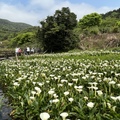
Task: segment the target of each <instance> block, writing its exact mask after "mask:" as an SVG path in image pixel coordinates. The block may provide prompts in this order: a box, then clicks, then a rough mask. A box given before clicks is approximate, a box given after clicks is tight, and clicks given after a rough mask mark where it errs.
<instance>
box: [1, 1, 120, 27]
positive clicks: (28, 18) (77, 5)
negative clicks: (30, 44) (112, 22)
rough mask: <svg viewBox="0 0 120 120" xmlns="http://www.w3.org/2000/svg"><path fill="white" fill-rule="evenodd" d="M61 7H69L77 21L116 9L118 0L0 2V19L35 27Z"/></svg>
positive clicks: (118, 3)
mask: <svg viewBox="0 0 120 120" xmlns="http://www.w3.org/2000/svg"><path fill="white" fill-rule="evenodd" d="M62 7H69V8H70V10H71V11H72V12H74V13H75V14H76V15H77V19H78V20H79V19H80V18H82V17H83V16H84V15H87V14H90V13H93V12H97V13H106V12H108V11H111V10H114V9H118V8H120V0H0V18H2V19H7V20H10V21H13V22H24V23H28V24H31V25H33V26H36V25H39V21H41V20H44V19H46V17H47V16H48V15H53V14H54V13H55V11H56V10H58V9H61V8H62Z"/></svg>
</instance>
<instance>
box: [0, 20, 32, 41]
mask: <svg viewBox="0 0 120 120" xmlns="http://www.w3.org/2000/svg"><path fill="white" fill-rule="evenodd" d="M30 27H32V26H31V25H29V24H25V23H17V22H11V21H8V20H5V19H0V41H3V40H6V39H8V37H9V35H10V34H11V33H14V34H15V33H16V32H19V31H21V30H24V29H27V28H30Z"/></svg>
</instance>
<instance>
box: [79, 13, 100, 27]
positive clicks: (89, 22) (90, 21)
mask: <svg viewBox="0 0 120 120" xmlns="http://www.w3.org/2000/svg"><path fill="white" fill-rule="evenodd" d="M101 21H102V17H101V15H100V14H98V13H91V14H88V15H85V16H84V17H83V18H82V19H80V20H79V26H80V27H81V28H82V29H86V28H90V27H94V26H99V25H100V24H101Z"/></svg>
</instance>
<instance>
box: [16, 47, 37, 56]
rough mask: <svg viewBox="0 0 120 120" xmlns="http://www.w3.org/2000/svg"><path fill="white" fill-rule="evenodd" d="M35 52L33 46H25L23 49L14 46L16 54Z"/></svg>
mask: <svg viewBox="0 0 120 120" xmlns="http://www.w3.org/2000/svg"><path fill="white" fill-rule="evenodd" d="M33 53H35V49H34V48H31V49H30V47H26V48H25V49H24V50H23V51H22V49H21V48H20V47H16V48H15V54H16V55H17V56H21V55H22V54H24V55H30V54H33Z"/></svg>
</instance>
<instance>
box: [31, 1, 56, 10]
mask: <svg viewBox="0 0 120 120" xmlns="http://www.w3.org/2000/svg"><path fill="white" fill-rule="evenodd" d="M30 4H31V5H35V6H40V7H42V8H43V9H49V8H50V7H52V6H54V4H55V0H30Z"/></svg>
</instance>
